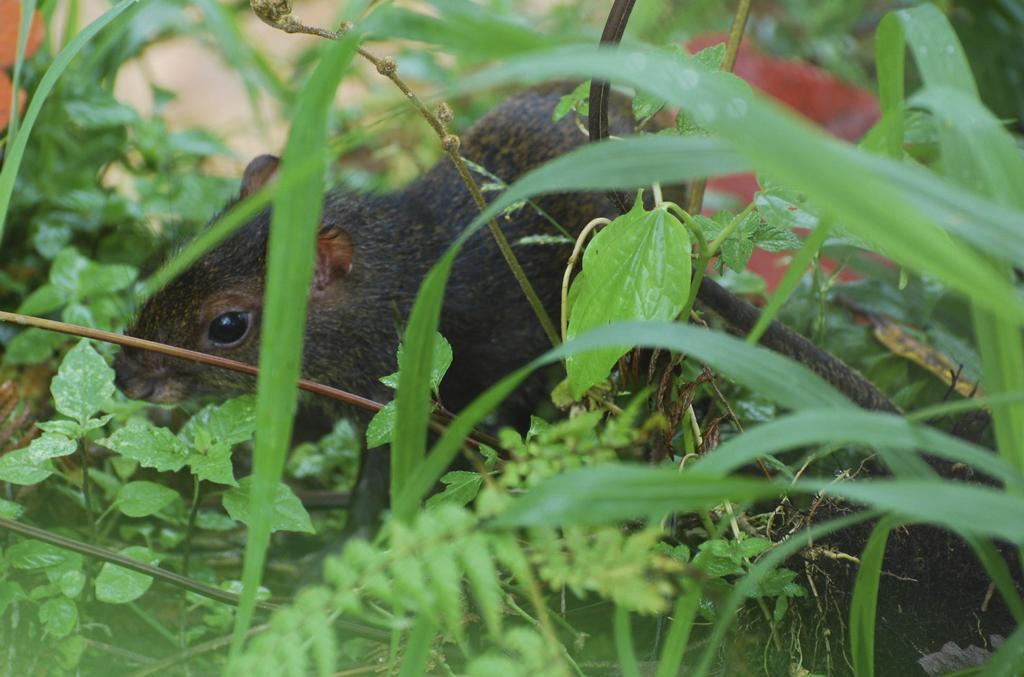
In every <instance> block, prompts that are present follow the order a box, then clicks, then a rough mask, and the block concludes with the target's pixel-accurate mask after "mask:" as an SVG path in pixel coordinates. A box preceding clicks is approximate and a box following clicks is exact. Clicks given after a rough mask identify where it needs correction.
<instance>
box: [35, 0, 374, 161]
mask: <svg viewBox="0 0 1024 677" xmlns="http://www.w3.org/2000/svg"><path fill="white" fill-rule="evenodd" d="M108 7H109V5H108V4H107V3H105V2H103V0H84V2H83V5H82V10H81V17H82V22H81V25H83V26H84V25H85V24H86V23H88V22H89V21H91V20H93V19H94V18H96V17H97V16H99V15H100V14H102V13H103V11H104V10H105V9H107V8H108ZM343 7H344V5H343V3H339V2H338V1H337V0H311V1H309V2H301V3H299V4H298V6H297V7H296V13H297V14H298V15H299V16H300V17H301V18H302V20H303V21H304V22H305V23H307V24H310V25H316V26H323V27H330V26H332V23H333V22H334V20H335V16H336V15H337V14H338V13H339V11H340V10H341V9H342V8H343ZM190 11H191V10H190ZM195 16H196V17H199V16H201V15H200V13H199V12H198V9H195ZM54 25H61V24H60V23H55V24H54ZM241 30H242V32H243V34H244V35H245V36H246V38H247V39H248V40H249V44H251V45H256V46H258V47H259V48H260V51H261V52H262V53H263V54H264V55H265V56H266V57H267V58H268V60H269V61H270V63H271V64H273V65H274V66H275V67H276V68H277V71H278V74H279V75H281V76H282V77H284V76H286V75H287V74H288V69H287V64H288V63H289V62H290V60H291V59H292V58H293V57H294V56H295V55H296V54H297V53H298V52H300V51H302V50H303V49H305V48H307V47H309V46H310V45H311V44H315V43H316V42H317V41H321V40H322V39H321V38H316V37H313V36H308V35H288V34H285V33H283V32H282V31H279V30H276V29H274V28H271V27H270V26H267V25H266V24H264V23H263V22H261V21H260V20H259V19H258V18H256V16H255V15H252V14H250V15H249V16H248V17H247V18H246V19H245V20H244V21H243V22H242V24H241ZM358 67H360V68H366V64H363V63H360V64H358ZM150 83H152V84H154V85H157V86H159V87H161V88H163V89H166V90H169V91H171V92H174V93H175V94H176V95H177V98H176V100H175V101H173V102H172V103H170V104H169V105H168V106H166V108H165V109H164V112H163V115H162V117H163V118H164V120H165V121H166V123H167V125H168V127H169V128H170V129H172V130H181V129H186V128H189V127H197V126H199V127H203V128H205V129H207V130H209V131H211V132H213V133H214V134H216V135H217V136H218V137H220V138H221V139H222V140H223V141H224V143H226V144H227V145H228V147H229V148H231V150H233V151H234V152H235V154H236V158H235V159H234V160H231V161H226V162H218V163H215V164H214V165H213V166H211V167H210V168H209V169H210V171H212V172H214V173H217V174H225V175H240V174H241V170H242V168H244V166H245V164H246V162H247V161H248V160H249V159H250V158H252V157H255V156H256V155H259V154H261V153H267V152H275V153H276V152H279V151H280V150H281V148H282V146H283V145H284V142H285V139H286V137H287V134H288V121H287V120H284V119H282V117H281V115H280V111H278V110H277V107H276V106H275V105H274V104H273V102H272V101H271V99H270V97H267V96H263V97H262V98H261V101H260V103H259V106H260V109H261V111H260V113H261V115H260V116H259V117H260V118H261V119H262V122H263V125H262V127H261V126H260V124H259V122H258V119H257V114H256V112H255V111H254V110H253V108H252V105H251V101H250V98H249V96H248V94H247V92H246V90H245V86H244V85H243V82H242V79H241V77H239V76H238V74H237V73H236V72H235V71H233V70H232V68H231V66H230V65H228V64H227V63H225V62H224V61H223V60H222V59H221V58H220V56H219V55H218V54H217V53H216V52H215V51H213V50H212V49H210V48H209V47H207V46H206V45H204V44H203V43H202V42H201V41H200V40H197V39H192V38H175V39H173V40H168V41H165V42H161V43H158V44H156V45H154V46H152V47H150V48H149V49H147V50H146V51H145V52H144V53H143V55H142V57H141V58H140V59H137V60H136V61H134V62H131V63H129V64H126V65H125V66H124V67H123V68H122V69H121V70H120V72H119V74H118V78H117V83H116V85H115V95H116V96H117V98H118V99H120V100H122V101H124V102H125V103H128V104H129V105H131V106H133V107H135V108H136V109H138V110H139V111H140V112H141V113H142V114H144V115H148V114H149V113H151V112H152V110H153V97H152V94H151V89H150ZM362 90H363V87H362V85H361V83H360V82H359V81H358V80H357V79H349V80H347V81H346V82H345V83H343V85H342V88H341V90H340V91H339V94H338V96H339V99H347V100H348V101H351V100H352V99H353V97H360V96H362V95H363V91H362Z"/></svg>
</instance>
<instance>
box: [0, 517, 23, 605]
mask: <svg viewBox="0 0 1024 677" xmlns="http://www.w3.org/2000/svg"><path fill="white" fill-rule="evenodd" d="M23 512H25V509H24V508H22V507H21V506H20V505H18V504H17V503H14V502H13V501H8V500H7V499H6V498H0V517H3V518H4V519H9V520H16V519H18V518H19V517H21V513H23ZM0 613H3V609H0Z"/></svg>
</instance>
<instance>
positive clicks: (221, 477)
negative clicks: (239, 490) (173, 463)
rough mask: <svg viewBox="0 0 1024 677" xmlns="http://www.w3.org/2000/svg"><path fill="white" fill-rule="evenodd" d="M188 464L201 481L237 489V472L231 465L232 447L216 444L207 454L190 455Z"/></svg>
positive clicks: (209, 448) (207, 450)
mask: <svg viewBox="0 0 1024 677" xmlns="http://www.w3.org/2000/svg"><path fill="white" fill-rule="evenodd" d="M186 464H187V465H188V467H189V468H190V469H191V471H192V474H193V475H195V476H196V477H197V478H199V479H200V480H207V481H209V482H216V483H217V484H226V485H228V486H231V487H237V486H238V482H236V481H235V470H234V466H233V465H232V464H231V445H229V444H224V443H217V444H214V445H212V446H210V447H208V448H207V449H206V451H205V452H198V451H197V452H193V453H190V454H189V455H188V460H187V461H186Z"/></svg>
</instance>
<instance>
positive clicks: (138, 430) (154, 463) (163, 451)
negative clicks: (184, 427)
mask: <svg viewBox="0 0 1024 677" xmlns="http://www.w3.org/2000/svg"><path fill="white" fill-rule="evenodd" d="M97 444H102V445H103V446H105V447H107V448H108V449H112V450H113V451H116V452H117V453H119V454H121V455H122V456H124V457H125V458H130V459H132V460H135V461H138V462H139V463H140V464H141V465H143V466H145V467H147V468H154V469H156V470H159V471H161V472H166V471H172V472H173V471H176V470H180V469H181V468H182V467H183V466H184V465H185V463H186V462H187V461H188V460H189V458H188V449H187V448H186V447H185V445H184V443H182V441H181V440H179V439H178V438H177V437H175V436H174V433H172V432H171V431H170V430H168V429H167V428H161V427H158V426H155V425H153V424H152V423H149V422H148V421H143V420H140V419H133V420H132V421H130V422H129V423H128V425H126V426H124V427H123V428H118V429H117V430H115V431H114V434H112V435H111V436H110V437H106V438H103V439H100V440H97Z"/></svg>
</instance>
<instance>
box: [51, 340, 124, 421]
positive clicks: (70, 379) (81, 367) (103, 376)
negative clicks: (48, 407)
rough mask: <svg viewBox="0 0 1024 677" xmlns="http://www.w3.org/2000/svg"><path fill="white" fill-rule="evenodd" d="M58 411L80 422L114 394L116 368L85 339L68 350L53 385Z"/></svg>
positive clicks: (85, 419) (86, 418)
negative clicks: (109, 364)
mask: <svg viewBox="0 0 1024 677" xmlns="http://www.w3.org/2000/svg"><path fill="white" fill-rule="evenodd" d="M50 392H51V393H52V394H53V402H54V406H55V407H56V408H57V411H59V412H60V413H62V414H64V415H65V416H68V417H70V418H73V419H75V420H76V421H78V422H79V423H80V424H83V425H84V424H85V422H86V421H87V420H88V419H89V418H90V417H91V416H92V415H93V414H95V413H96V412H98V411H99V410H100V408H101V407H103V406H104V405H105V404H106V403H107V402H108V401H109V400H110V398H111V396H113V394H114V370H113V369H111V368H110V367H109V366H108V365H107V362H106V360H104V359H103V357H102V356H101V355H100V354H99V353H97V352H96V350H95V349H93V347H92V346H91V345H89V342H88V341H87V340H86V339H82V340H80V341H79V342H78V343H77V344H76V345H75V347H74V348H72V349H71V350H69V351H68V353H67V355H65V356H64V360H63V361H62V362H61V364H60V368H59V369H58V370H57V375H56V376H54V377H53V382H52V383H51V384H50Z"/></svg>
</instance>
